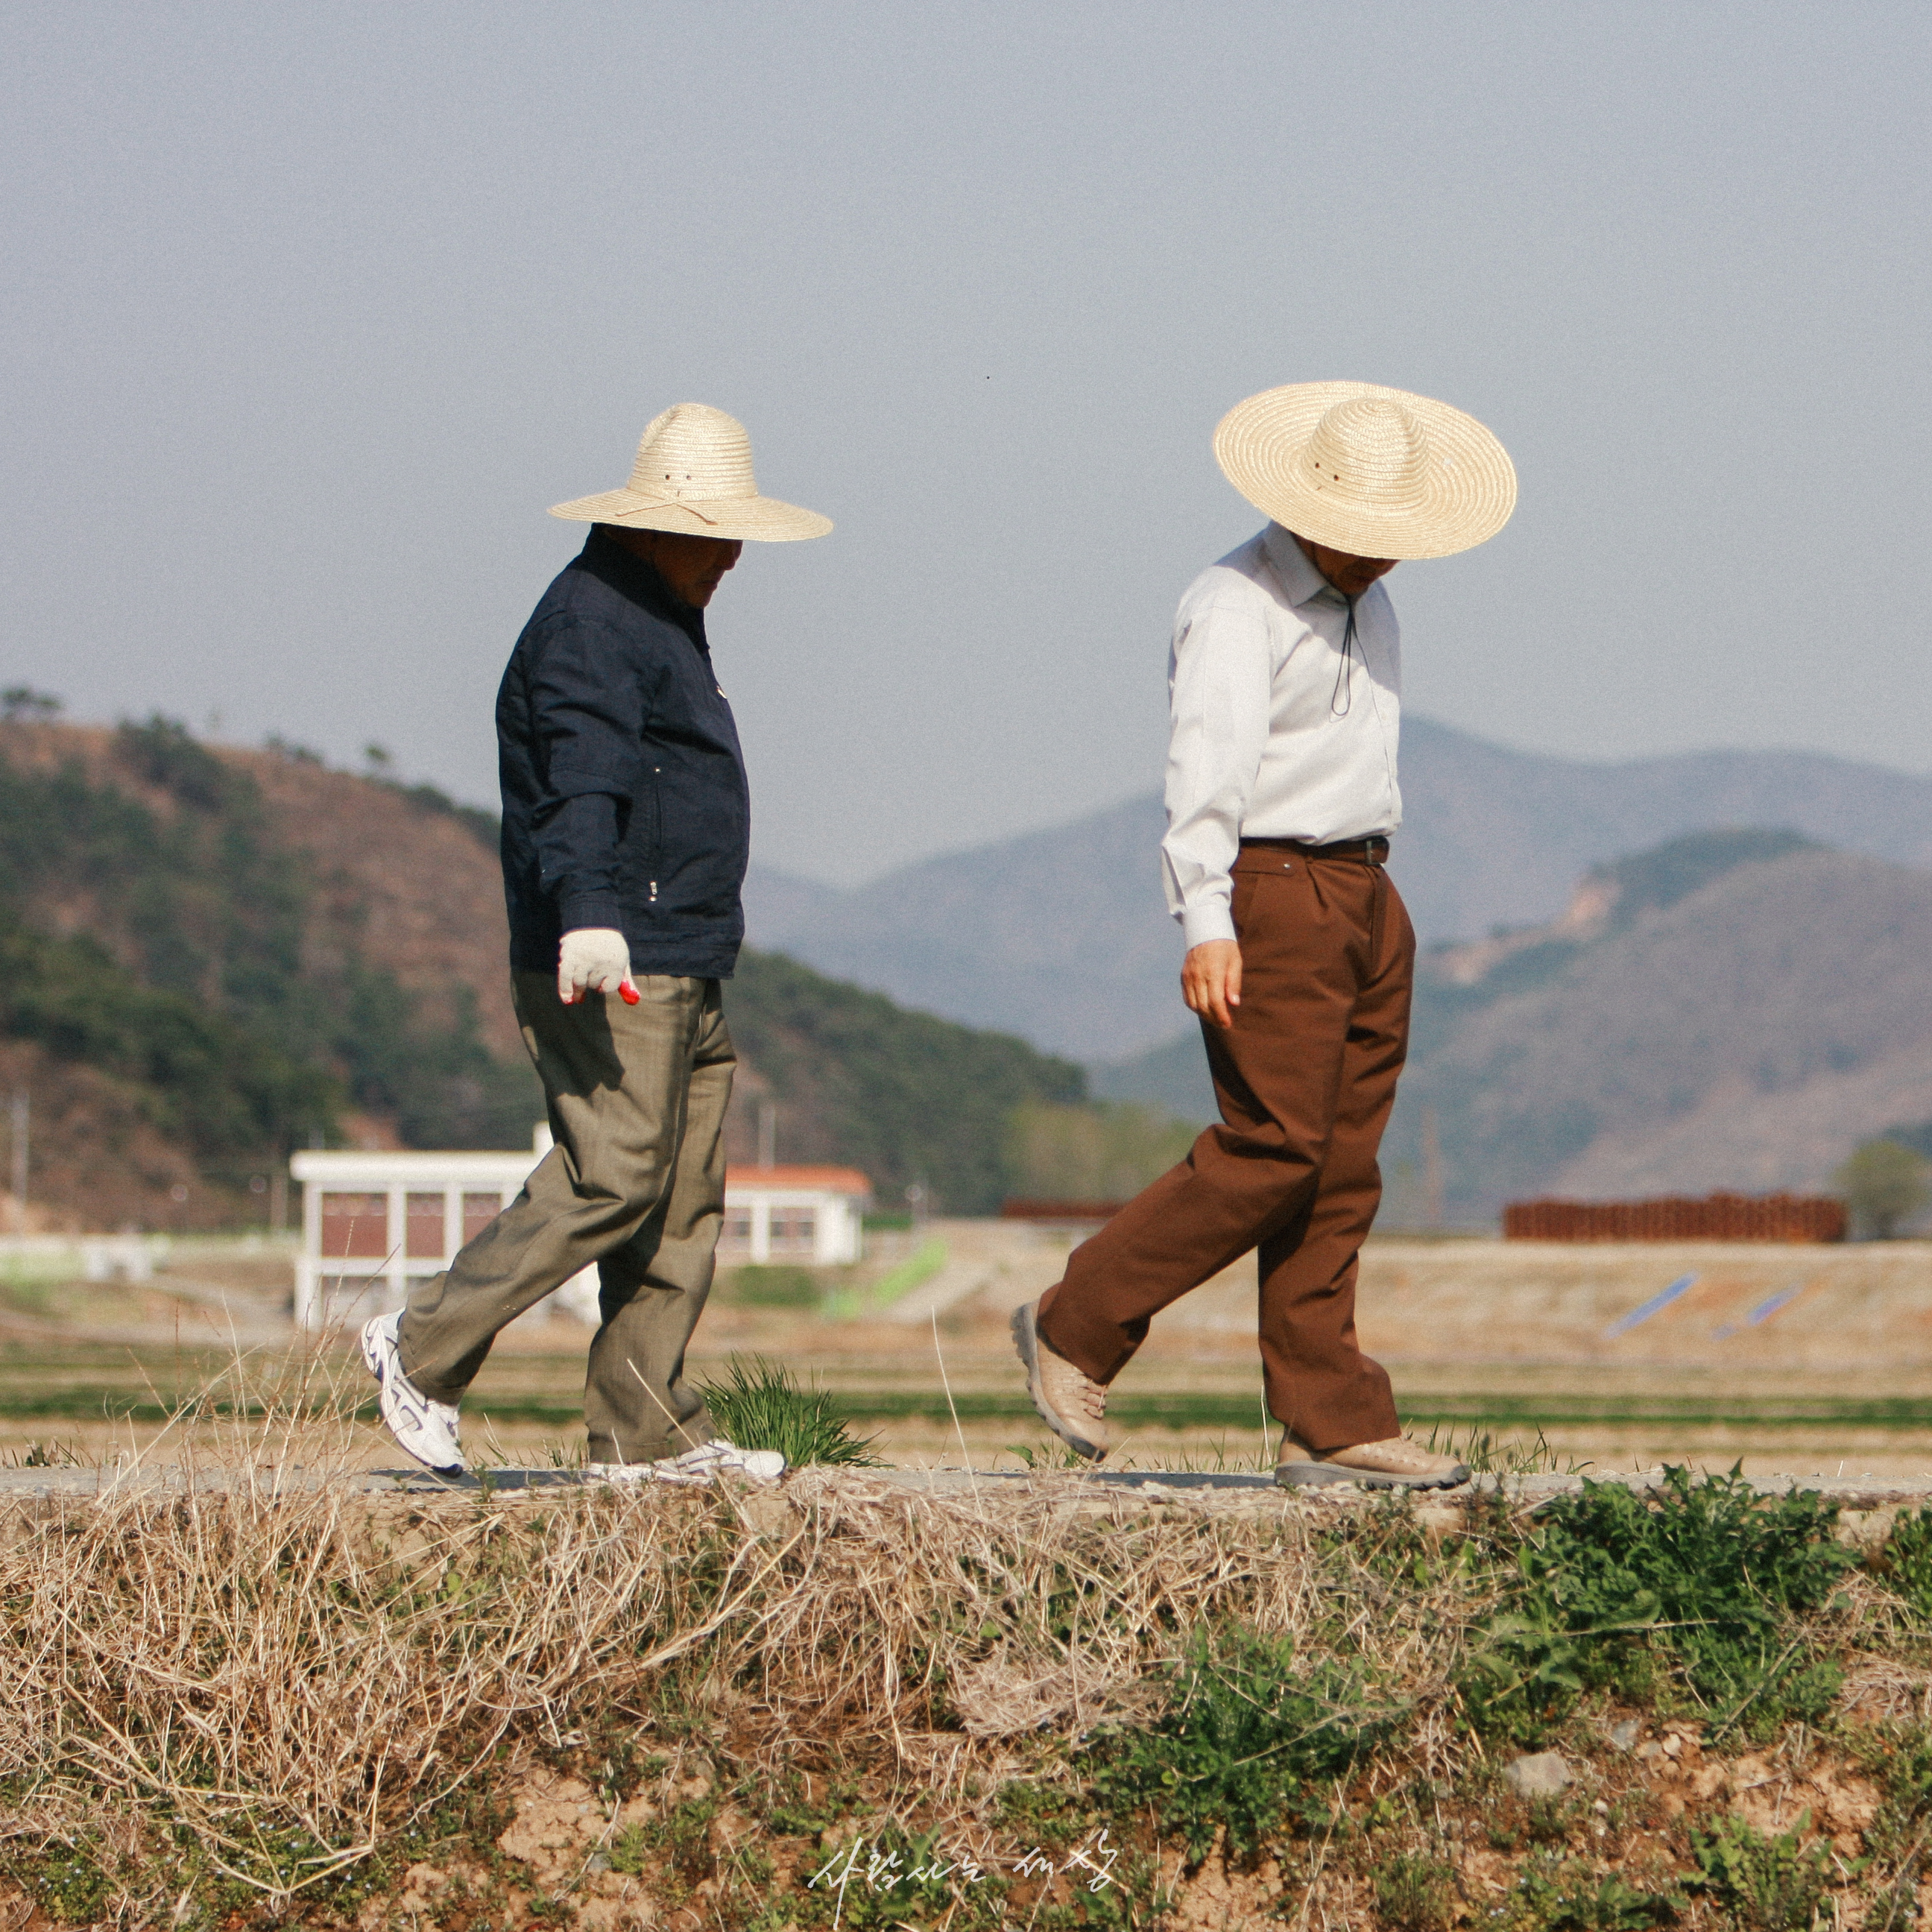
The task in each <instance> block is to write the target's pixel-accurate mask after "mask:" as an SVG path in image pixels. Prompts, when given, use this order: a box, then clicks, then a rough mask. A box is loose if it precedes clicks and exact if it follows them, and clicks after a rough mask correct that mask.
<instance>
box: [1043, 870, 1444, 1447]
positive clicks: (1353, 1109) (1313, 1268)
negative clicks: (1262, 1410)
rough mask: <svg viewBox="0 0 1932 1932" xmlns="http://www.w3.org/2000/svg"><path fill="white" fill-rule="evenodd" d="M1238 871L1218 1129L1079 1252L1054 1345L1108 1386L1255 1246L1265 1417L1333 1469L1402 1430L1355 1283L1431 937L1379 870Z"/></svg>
mask: <svg viewBox="0 0 1932 1932" xmlns="http://www.w3.org/2000/svg"><path fill="white" fill-rule="evenodd" d="M1233 870H1234V888H1235V889H1234V904H1233V912H1234V918H1235V931H1236V932H1237V934H1238V935H1239V937H1240V940H1241V1005H1240V1006H1239V1007H1238V1008H1237V1009H1236V1010H1235V1023H1234V1025H1233V1027H1232V1028H1230V1029H1229V1030H1227V1031H1223V1029H1222V1028H1220V1027H1217V1026H1215V1025H1212V1024H1211V1023H1210V1022H1207V1021H1205V1020H1204V1021H1203V1022H1202V1029H1201V1030H1202V1034H1203V1035H1204V1036H1205V1038H1206V1040H1207V1043H1208V1067H1209V1069H1210V1070H1211V1072H1212V1073H1213V1074H1214V1091H1215V1093H1216V1095H1217V1097H1218V1098H1219V1100H1220V1106H1221V1124H1220V1126H1218V1127H1209V1128H1208V1129H1207V1130H1205V1132H1204V1133H1202V1136H1201V1138H1200V1139H1199V1140H1197V1141H1196V1142H1195V1143H1194V1145H1193V1148H1192V1150H1191V1151H1190V1153H1189V1154H1188V1156H1187V1159H1186V1160H1184V1161H1183V1162H1182V1163H1181V1165H1180V1166H1178V1167H1176V1168H1174V1169H1171V1170H1170V1171H1169V1172H1167V1173H1166V1174H1164V1175H1162V1176H1161V1178H1160V1179H1159V1180H1158V1181H1155V1182H1154V1183H1153V1184H1152V1185H1151V1186H1150V1187H1147V1188H1145V1190H1142V1193H1140V1194H1139V1195H1138V1196H1136V1197H1135V1199H1133V1200H1132V1201H1130V1202H1128V1203H1127V1205H1126V1207H1124V1208H1122V1209H1121V1211H1120V1212H1119V1213H1118V1214H1116V1215H1115V1217H1114V1218H1113V1219H1112V1220H1111V1221H1109V1223H1107V1225H1106V1226H1105V1227H1104V1228H1103V1229H1101V1230H1100V1232H1099V1233H1098V1234H1097V1235H1094V1238H1092V1239H1091V1241H1085V1242H1083V1243H1082V1244H1081V1246H1080V1247H1078V1248H1076V1250H1074V1251H1073V1254H1072V1255H1071V1256H1070V1257H1069V1259H1068V1261H1067V1274H1066V1276H1065V1277H1064V1280H1061V1282H1060V1283H1058V1284H1057V1285H1056V1286H1055V1287H1053V1288H1052V1289H1049V1290H1048V1292H1047V1293H1046V1295H1045V1296H1044V1297H1043V1298H1042V1300H1041V1302H1040V1329H1041V1332H1042V1333H1043V1334H1044V1335H1045V1336H1046V1339H1047V1340H1048V1341H1049V1343H1051V1344H1052V1346H1053V1348H1054V1349H1055V1350H1056V1351H1057V1352H1058V1353H1059V1354H1060V1355H1064V1357H1065V1358H1067V1360H1068V1361H1070V1362H1072V1363H1073V1364H1074V1365H1075V1366H1076V1367H1078V1368H1079V1369H1080V1370H1082V1371H1083V1372H1084V1373H1085V1374H1087V1375H1089V1376H1092V1377H1093V1378H1094V1380H1095V1381H1096V1382H1112V1380H1113V1379H1114V1378H1115V1376H1117V1375H1118V1374H1119V1373H1120V1372H1121V1370H1122V1369H1123V1368H1124V1367H1126V1365H1127V1362H1128V1361H1129V1359H1130V1358H1131V1357H1132V1356H1133V1352H1134V1351H1135V1350H1136V1349H1138V1348H1139V1346H1140V1345H1141V1343H1142V1342H1143V1341H1144V1340H1145V1339H1146V1337H1147V1332H1148V1322H1149V1321H1150V1319H1151V1317H1153V1316H1155V1315H1157V1314H1158V1313H1160V1310H1162V1309H1163V1308H1165V1307H1166V1306H1167V1305H1168V1304H1169V1302H1172V1301H1178V1299H1179V1298H1181V1296H1182V1295H1185V1294H1187V1292H1188V1291H1189V1290H1190V1289H1193V1288H1198V1287H1199V1286H1200V1285H1201V1284H1202V1283H1203V1282H1204V1281H1207V1280H1209V1279H1211V1277H1214V1276H1215V1275H1217V1274H1220V1271H1222V1270H1223V1268H1226V1267H1228V1266H1229V1265H1230V1264H1231V1263H1232V1262H1235V1261H1238V1259H1240V1258H1241V1256H1243V1255H1244V1254H1245V1253H1247V1251H1248V1250H1250V1248H1256V1247H1258V1248H1259V1250H1260V1251H1261V1253H1260V1263H1261V1270H1260V1271H1261V1349H1262V1370H1263V1374H1264V1377H1265V1383H1266V1388H1267V1395H1268V1409H1269V1412H1270V1413H1271V1415H1274V1418H1275V1419H1276V1420H1277V1421H1279V1422H1280V1423H1282V1424H1284V1425H1285V1426H1286V1428H1287V1429H1288V1430H1289V1432H1290V1433H1292V1435H1294V1436H1295V1437H1296V1438H1297V1439H1298V1440H1299V1441H1301V1442H1302V1443H1303V1444H1304V1445H1306V1446H1307V1448H1310V1449H1313V1450H1314V1451H1316V1452H1317V1453H1319V1454H1325V1453H1327V1452H1328V1451H1331V1450H1334V1449H1340V1448H1346V1447H1348V1446H1349V1445H1353V1444H1355V1443H1358V1442H1381V1441H1382V1440H1385V1439H1386V1438H1388V1437H1389V1436H1394V1435H1396V1434H1397V1433H1399V1430H1400V1424H1398V1423H1397V1420H1396V1412H1395V1400H1394V1396H1393V1395H1392V1394H1391V1392H1390V1389H1389V1379H1388V1376H1387V1375H1386V1374H1385V1373H1384V1372H1383V1370H1382V1368H1381V1367H1380V1366H1379V1364H1376V1363H1374V1362H1372V1361H1370V1359H1369V1358H1367V1356H1366V1355H1364V1354H1363V1353H1362V1352H1361V1349H1360V1348H1359V1347H1358V1346H1357V1343H1356V1340H1355V1269H1356V1258H1357V1255H1358V1251H1359V1250H1360V1249H1361V1244H1362V1240H1363V1237H1364V1235H1367V1232H1369V1228H1370V1223H1373V1220H1375V1217H1376V1207H1377V1205H1379V1202H1380V1201H1381V1199H1382V1172H1381V1170H1380V1169H1379V1168H1378V1166H1376V1148H1378V1147H1379V1145H1380V1144H1381V1141H1382V1130H1383V1128H1384V1127H1385V1126H1386V1125H1387V1124H1388V1116H1389V1109H1390V1107H1391V1106H1392V1105H1393V1104H1394V1100H1395V1085H1396V1076H1397V1074H1398V1073H1400V1071H1401V1070H1402V1063H1403V1056H1404V1054H1405V1053H1406V1051H1407V1048H1408V1044H1409V994H1410V991H1411V988H1412V985H1413V983H1414V978H1415V932H1414V931H1413V929H1412V928H1411V926H1410V925H1409V914H1408V913H1407V911H1406V910H1405V909H1404V907H1403V903H1402V901H1401V899H1400V898H1399V897H1398V896H1397V893H1396V889H1395V887H1394V885H1392V884H1391V883H1390V880H1389V877H1388V874H1387V873H1386V872H1385V871H1384V870H1383V869H1382V867H1381V866H1379V865H1368V864H1365V863H1364V862H1362V861H1361V860H1359V859H1309V858H1307V857H1305V856H1304V855H1303V854H1302V853H1300V852H1298V851H1295V850H1292V849H1289V848H1287V847H1283V846H1281V845H1268V844H1244V846H1243V847H1242V848H1241V855H1240V856H1239V858H1238V859H1237V860H1236V862H1235V866H1234V868H1233Z"/></svg>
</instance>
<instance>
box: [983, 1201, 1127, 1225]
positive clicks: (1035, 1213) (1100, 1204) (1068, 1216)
mask: <svg viewBox="0 0 1932 1932" xmlns="http://www.w3.org/2000/svg"><path fill="white" fill-rule="evenodd" d="M1125 1205H1127V1204H1126V1203H1125V1202H1121V1201H1025V1200H1019V1199H1007V1200H1005V1201H1003V1202H1001V1204H1000V1218H1001V1220H1003V1221H1083V1222H1084V1221H1111V1220H1112V1219H1113V1218H1114V1217H1115V1215H1116V1214H1118V1213H1119V1212H1120V1211H1121V1209H1122V1208H1124V1206H1125Z"/></svg>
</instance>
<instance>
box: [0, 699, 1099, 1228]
mask: <svg viewBox="0 0 1932 1932" xmlns="http://www.w3.org/2000/svg"><path fill="white" fill-rule="evenodd" d="M508 977H509V976H508V932H507V930H506V928H505V919H504V912H503V894H502V877H501V873H500V870H499V865H498V862H497V858H496V825H495V821H494V820H493V819H491V818H490V816H489V814H487V813H483V812H479V811H471V810H466V809H465V808H461V807H459V806H456V805H452V802H450V801H449V799H446V798H445V797H443V795H442V794H441V793H439V792H437V791H434V790H432V789H431V788H430V787H406V786H403V785H399V784H393V783H391V782H389V781H385V780H383V779H380V778H370V777H358V776H356V775H353V774H351V773H349V772H338V771H331V770H329V769H328V768H327V767H326V766H325V765H324V764H323V762H322V760H320V758H319V757H316V756H314V754H311V753H306V752H302V751H296V750H294V749H293V748H289V747H287V746H283V747H281V748H273V749H270V750H268V751H243V750H240V749H238V748H234V747H232V746H222V745H205V744H203V743H202V742H200V741H199V740H198V739H195V738H194V737H193V736H192V735H191V734H190V733H188V732H187V730H185V729H184V727H181V725H179V724H175V723H172V722H170V721H168V720H166V719H163V718H154V719H151V720H149V721H148V723H147V724H138V725H136V724H130V725H124V726H123V727H121V728H120V729H119V730H101V729H98V728H95V727H72V726H66V725H62V724H53V723H51V722H46V721H31V720H30V721H17V720H16V721H0V1094H4V1093H11V1092H13V1091H22V1090H24V1091H26V1092H27V1093H28V1094H29V1095H30V1097H31V1172H30V1175H29V1190H28V1193H29V1199H30V1201H31V1202H32V1203H33V1204H34V1206H35V1207H36V1208H39V1209H43V1210H46V1211H49V1212H51V1213H52V1214H55V1215H56V1216H57V1217H60V1218H62V1219H63V1220H69V1221H72V1222H75V1223H79V1224H80V1225H83V1226H97V1227H98V1226H115V1225H116V1224H118V1223H121V1222H123V1221H132V1222H134V1223H144V1224H145V1225H148V1226H154V1225H157V1224H158V1225H161V1226H175V1227H185V1226H216V1225H220V1224H221V1223H224V1222H227V1221H232V1220H246V1219H249V1218H257V1217H259V1214H260V1209H261V1207H262V1205H263V1200H262V1199H260V1197H257V1196H254V1194H253V1193H251V1191H250V1190H249V1188H248V1181H250V1179H251V1178H256V1179H262V1180H264V1181H266V1176H267V1175H269V1174H270V1173H272V1172H274V1171H275V1169H276V1168H277V1167H278V1166H279V1165H280V1164H281V1162H282V1161H283V1160H284V1159H285V1158H286V1156H287V1153H288V1151H289V1150H290V1148H292V1147H297V1146H304V1145H309V1144H311V1142H312V1141H320V1142H324V1143H327V1144H329V1145H338V1144H341V1143H342V1142H345V1141H346V1142H350V1143H351V1144H362V1145H395V1144H398V1143H400V1144H401V1145H406V1146H415V1147H490V1146H497V1147H505V1146H508V1147H517V1146H527V1145H529V1133H530V1127H531V1124H532V1122H533V1121H535V1120H536V1119H537V1118H538V1117H539V1115H540V1114H541V1106H542V1103H541V1094H540V1091H539V1089H538V1086H537V1083H536V1081H535V1077H534V1076H533V1075H532V1073H531V1071H530V1069H529V1062H528V1061H527V1059H526V1056H525V1055H524V1053H523V1046H522V1042H521V1040H520V1037H519V1034H518V1032H517V1023H516V1019H515V1016H514V1013H513V1012H512V1011H511V1003H510V999H509V987H508ZM725 998H726V1010H727V1015H728V1016H729V1019H730V1024H731V1026H732V1029H733V1035H734V1037H735V1039H736V1043H737V1045H738V1048H739V1056H740V1070H741V1079H740V1082H739V1094H741V1095H742V1097H743V1101H744V1103H745V1104H744V1105H742V1106H740V1105H735V1104H734V1106H733V1113H732V1118H731V1119H730V1122H729V1123H728V1124H727V1152H728V1153H729V1154H730V1157H732V1158H733V1159H734V1160H749V1159H751V1157H752V1156H753V1150H754V1146H755V1140H754V1135H755V1131H756V1130H755V1127H754V1113H755V1106H756V1103H757V1102H758V1101H759V1100H772V1101H773V1102H775V1103H776V1108H777V1113H776V1126H777V1135H778V1154H779V1156H780V1157H781V1159H787V1160H829V1161H837V1162H841V1163H849V1164H850V1165H852V1166H857V1167H859V1168H862V1169H864V1170H865V1172H868V1174H869V1175H871V1177H872V1178H873V1180H874V1182H875V1184H877V1187H878V1188H879V1190H880V1196H881V1198H882V1199H885V1200H887V1201H890V1200H892V1199H895V1198H896V1197H897V1196H898V1193H900V1192H901V1190H903V1189H904V1187H905V1185H906V1184H907V1183H909V1182H910V1181H921V1182H922V1183H924V1184H926V1187H927V1189H928V1191H929V1196H930V1197H931V1198H932V1200H933V1202H934V1205H935V1206H937V1207H938V1208H941V1209H944V1210H947V1211H952V1212H955V1213H984V1212H990V1211H992V1210H993V1209H994V1208H997V1207H998V1204H999V1202H1000V1199H1001V1196H1002V1195H1003V1194H1004V1193H1006V1192H1007V1191H1009V1189H1010V1185H1011V1184H1012V1181H1013V1175H1012V1174H1011V1173H1010V1172H1009V1169H1010V1167H1011V1166H1012V1163H1013V1160H1015V1159H1016V1156H1015V1155H1014V1154H1013V1148H1012V1146H1011V1142H1010V1133H1009V1128H1010V1117H1011V1115H1012V1114H1013V1110H1014V1109H1016V1107H1018V1106H1021V1105H1022V1104H1023V1103H1028V1102H1033V1103H1068V1102H1075V1101H1078V1100H1081V1099H1082V1097H1084V1094H1085V1085H1086V1082H1085V1075H1084V1073H1083V1072H1082V1070H1081V1069H1080V1068H1079V1067H1078V1066H1076V1065H1074V1064H1072V1063H1070V1062H1069V1061H1062V1060H1054V1059H1050V1058H1047V1057H1046V1056H1045V1055H1042V1054H1040V1052H1037V1050H1036V1049H1034V1048H1033V1047H1031V1046H1028V1044H1027V1043H1025V1041H1024V1040H1018V1039H1015V1038H1013V1037H1010V1036H1006V1035H998V1034H988V1033H985V1032H980V1031H974V1030H973V1029H972V1028H968V1027H965V1026H962V1025H958V1024H957V1023H956V1022H951V1021H948V1020H945V1019H939V1018H937V1017H935V1016H932V1015H930V1014H926V1013H908V1012H906V1011H904V1010H903V1009H901V1008H900V1007H897V1006H895V1004H893V1003H892V1001H889V1000H888V999H886V998H883V997H882V996H880V995H878V994H877V993H873V992H864V991H862V990H860V989H859V988H857V987H854V986H841V985H839V984H837V983H834V982H832V981H831V980H828V979H827V978H826V977H824V976H823V974H819V973H817V972H814V971H811V969H809V968H806V967H804V966H801V965H798V964H796V962H793V961H792V960H790V959H781V958H770V957H766V956H761V955H760V954H758V953H753V952H749V951H748V952H747V953H745V956H744V957H743V959H742V964H741V968H740V971H739V976H738V977H737V979H736V981H735V982H734V983H733V985H732V986H731V987H730V990H729V991H728V992H727V995H726V996H725Z"/></svg>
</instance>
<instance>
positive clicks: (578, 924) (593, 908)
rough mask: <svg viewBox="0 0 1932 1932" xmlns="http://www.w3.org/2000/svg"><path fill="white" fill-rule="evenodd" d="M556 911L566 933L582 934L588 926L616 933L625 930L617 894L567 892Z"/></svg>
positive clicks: (558, 902) (558, 903)
mask: <svg viewBox="0 0 1932 1932" xmlns="http://www.w3.org/2000/svg"><path fill="white" fill-rule="evenodd" d="M556 911H557V916H558V918H559V919H561V920H562V922H563V929H564V931H565V932H582V931H583V929H584V928H585V927H586V926H601V927H603V928H604V929H606V930H607V931H610V932H622V930H623V929H624V920H623V916H622V913H620V912H619V910H618V908H617V895H616V893H615V892H566V893H565V895H563V896H562V898H559V900H558V901H557V907H556Z"/></svg>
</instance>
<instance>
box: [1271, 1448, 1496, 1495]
mask: <svg viewBox="0 0 1932 1932" xmlns="http://www.w3.org/2000/svg"><path fill="white" fill-rule="evenodd" d="M1274 1480H1275V1485H1276V1487H1277V1488H1279V1489H1283V1490H1297V1489H1302V1488H1314V1487H1319V1485H1321V1484H1324V1483H1360V1484H1361V1485H1362V1487H1364V1489H1367V1490H1398V1489H1408V1490H1453V1489H1454V1488H1455V1487H1456V1486H1457V1484H1459V1483H1466V1482H1467V1481H1469V1465H1468V1464H1467V1463H1459V1462H1457V1460H1456V1459H1455V1457H1453V1456H1439V1455H1437V1454H1436V1452H1435V1451H1433V1449H1425V1448H1423V1446H1422V1445H1421V1443H1420V1442H1412V1441H1411V1440H1410V1439H1409V1437H1407V1436H1391V1437H1390V1438H1389V1439H1388V1441H1387V1442H1358V1443H1357V1444H1356V1445H1355V1446H1354V1447H1353V1448H1349V1449H1336V1450H1331V1451H1330V1452H1329V1454H1327V1455H1326V1456H1318V1455H1316V1454H1315V1452H1314V1451H1313V1450H1312V1449H1310V1448H1308V1447H1307V1445H1306V1444H1304V1443H1301V1442H1297V1441H1296V1440H1295V1438H1294V1437H1293V1436H1283V1438H1282V1439H1281V1460H1280V1462H1278V1463H1276V1465H1275V1466H1274Z"/></svg>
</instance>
